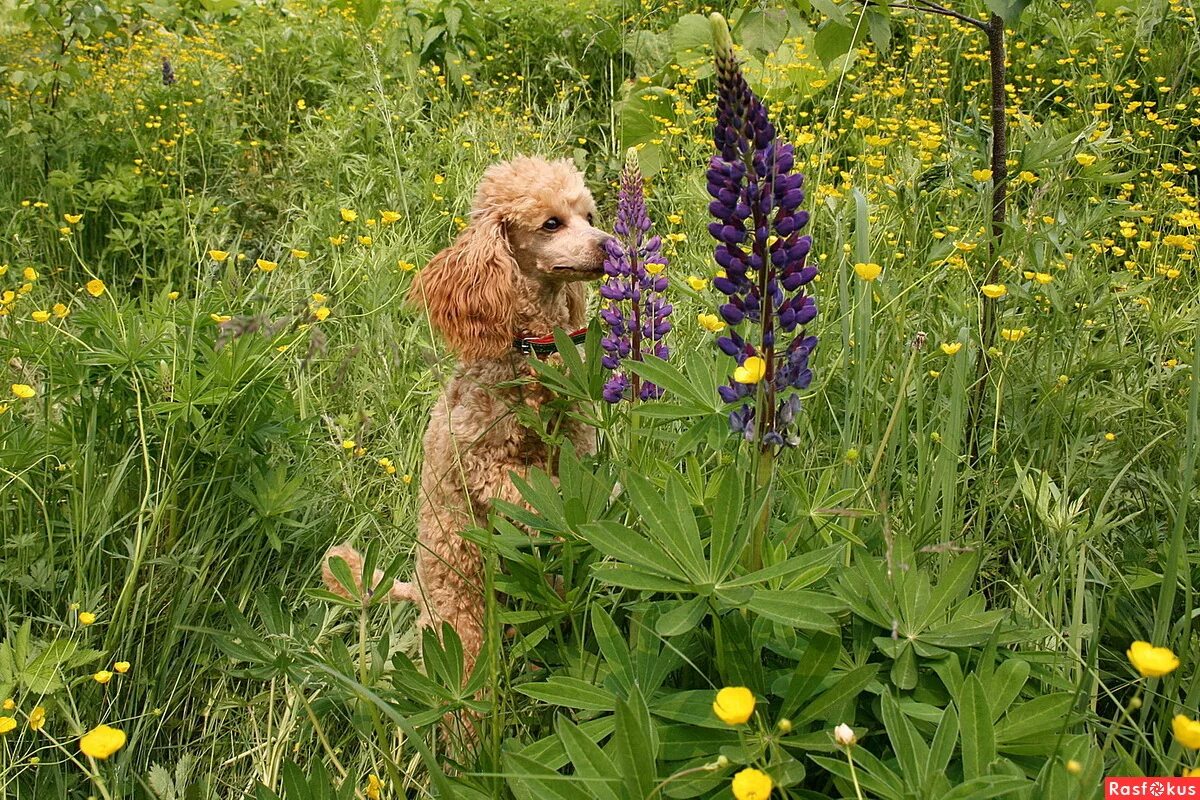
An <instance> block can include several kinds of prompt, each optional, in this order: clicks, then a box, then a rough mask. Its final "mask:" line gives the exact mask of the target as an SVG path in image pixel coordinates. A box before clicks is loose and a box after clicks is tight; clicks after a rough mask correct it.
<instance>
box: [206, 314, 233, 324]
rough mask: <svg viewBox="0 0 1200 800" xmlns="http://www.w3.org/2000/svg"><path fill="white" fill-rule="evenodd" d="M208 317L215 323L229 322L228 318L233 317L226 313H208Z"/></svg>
mask: <svg viewBox="0 0 1200 800" xmlns="http://www.w3.org/2000/svg"><path fill="white" fill-rule="evenodd" d="M208 318H209V319H211V320H212V321H213V322H215V323H217V324H218V325H220V324H222V323H225V322H229V320H231V319H233V317H231V316H230V315H228V314H209V315H208Z"/></svg>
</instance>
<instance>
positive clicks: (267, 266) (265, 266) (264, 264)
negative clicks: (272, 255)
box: [254, 258, 279, 272]
mask: <svg viewBox="0 0 1200 800" xmlns="http://www.w3.org/2000/svg"><path fill="white" fill-rule="evenodd" d="M254 264H255V266H257V267H258V268H259V269H261V270H262V271H263V272H271V271H272V270H274V269H275V268H276V267H278V266H279V263H278V262H276V261H267V260H266V259H265V258H260V259H257V260H256V261H255V262H254Z"/></svg>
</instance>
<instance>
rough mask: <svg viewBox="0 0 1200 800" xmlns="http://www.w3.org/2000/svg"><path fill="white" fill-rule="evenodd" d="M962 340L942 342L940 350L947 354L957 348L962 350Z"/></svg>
mask: <svg viewBox="0 0 1200 800" xmlns="http://www.w3.org/2000/svg"><path fill="white" fill-rule="evenodd" d="M962 345H963V343H962V342H942V352H943V353H945V354H946V355H948V356H952V355H954V354H955V353H957V352H958V351H959V350H962Z"/></svg>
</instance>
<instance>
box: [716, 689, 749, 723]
mask: <svg viewBox="0 0 1200 800" xmlns="http://www.w3.org/2000/svg"><path fill="white" fill-rule="evenodd" d="M712 707H713V713H714V714H716V715H717V716H718V717H719V718H720V719H721V721H722V722H724V723H725V724H726V725H741V724H742V723H744V722H745V721H746V720H748V719H750V715H751V714H753V713H754V692H752V691H750V690H749V689H747V688H746V687H745V686H726V687H725V688H724V689H722V690H721V691H719V692H717V699H716V700H714V701H713V706H712Z"/></svg>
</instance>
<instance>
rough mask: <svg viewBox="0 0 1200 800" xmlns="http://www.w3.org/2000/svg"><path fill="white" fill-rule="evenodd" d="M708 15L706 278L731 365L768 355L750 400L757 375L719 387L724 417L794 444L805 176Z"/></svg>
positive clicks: (804, 364) (801, 376)
mask: <svg viewBox="0 0 1200 800" xmlns="http://www.w3.org/2000/svg"><path fill="white" fill-rule="evenodd" d="M712 23H713V33H714V37H713V38H714V41H715V43H716V47H715V52H716V68H717V123H716V127H715V129H714V131H713V140H714V143H715V144H716V149H717V152H716V154H715V155H714V156H713V157H712V159H711V161H710V162H709V168H708V193H709V194H710V195H712V198H713V200H712V202H711V203H709V211H710V212H711V213H712V215H713V216H714V217H716V221H714V222H712V223H710V224H709V226H708V230H709V232H710V233H711V234H712V236H713V238H715V239H716V240H717V241H718V245H717V247H716V250H715V252H714V257H715V259H716V262H717V264H718V265H719V266H720V267H721V268H722V270H723V271H724V274H723V275H719V276H718V277H716V278H714V279H713V288H715V289H717V290H718V291H719V292H721V293H722V294H724V295H725V298H726V299H725V302H724V303H722V304H721V305H720V306H719V308H718V309H717V310H718V313H719V314H720V315H721V317H722V319H724V320H725V322H727V323H728V324H729V326H730V327H729V332H728V333H727V335H725V336H721V337H719V338H718V339H717V346H718V347H719V348H720V349H721V351H722V352H724V353H725V354H726V355H729V356H731V357H733V358H734V359H736V361H737V364H738V366H742V365H744V364H745V363H746V360H747V359H749V358H752V357H757V358H759V359H761V360H762V361H763V362H765V370H764V371H763V374H762V379H761V383H762V385H763V389H764V390H765V391H764V392H763V397H762V398H761V399H760V400H758V401H757V402H755V401H754V400H753V397H754V396H756V394H757V383H758V382H757V381H756V382H755V383H740V382H738V381H736V380H731V381H729V383H728V384H727V385H725V386H721V387H719V388H718V391H719V393H720V395H721V399H723V400H724V401H725V402H727V403H740V405H739V406H738V408H736V409H735V410H734V411H732V412H731V413H730V418H729V422H730V427H731V428H732V429H733V430H734V431H735V432H738V433H741V434H743V435H744V436H745V437H746V439H748V440H751V441H756V440H757V441H760V442H761V443H762V444H763V445H764V446H768V445H776V446H781V445H795V444H796V443H797V439H796V438H795V435H794V434H792V433H789V429H790V428H791V426H792V424H793V422H794V421H795V418H796V415H797V414H798V412H799V410H800V400H799V396H798V395H797V394H795V391H794V390H802V389H805V388H807V387H808V385H809V383H810V382H811V381H812V371H811V370H810V369H809V368H808V359H809V356H810V355H811V353H812V351H813V350H814V349H815V348H816V346H817V337H815V336H810V335H807V334H806V333H805V332H804V330H803V328H804V326H805V325H807V324H808V323H809V322H811V321H812V320H813V319H814V318H815V317H816V315H817V303H816V300H815V299H814V298H813V297H812V296H810V295H809V294H807V293H806V292H805V291H804V287H805V286H806V285H807V284H808V283H809V282H811V281H812V279H813V278H815V277H816V275H817V268H816V266H815V265H813V264H809V263H808V253H809V250H810V249H811V248H812V237H810V236H808V235H801V234H800V231H801V229H803V228H804V226H805V225H807V224H808V212H807V211H804V210H802V209H801V208H800V204H801V203H802V202H804V189H803V188H802V186H803V184H804V176H803V175H802V174H801V173H799V172H794V171H793V169H794V167H795V151H794V149H793V147H792V145H791V144H788V143H786V142H782V141H780V140H779V139H778V137H777V136H776V133H775V126H774V125H772V124H771V121H770V119H768V117H767V110H766V108H765V107H764V106H763V104H762V101H761V100H759V99H758V97H757V96H756V95H755V94H754V92H753V91H752V90H751V89H750V86H749V84H747V83H746V79H745V78H744V77H743V76H742V72H741V69H740V68H739V67H738V63H737V60H736V58H735V57H734V54H733V42H732V40H731V39H730V36H729V28H728V26H727V25H726V23H725V20H724V18H723V17H721V16H720V15H719V14H713V15H712ZM744 323H749V324H748V325H747V324H744ZM751 326H757V334H758V335H757V336H756V337H755V336H754V335H753V334H754V332H753V331H752V330H747V328H750V327H751ZM747 337H753V338H754V340H753V341H751V339H750V338H747ZM785 342H786V345H785Z"/></svg>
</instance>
